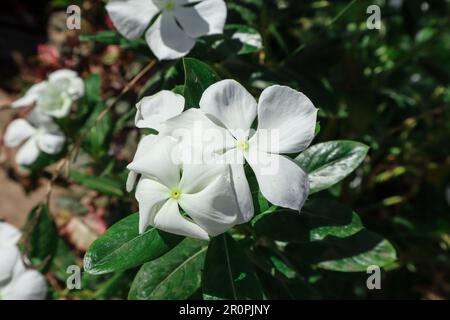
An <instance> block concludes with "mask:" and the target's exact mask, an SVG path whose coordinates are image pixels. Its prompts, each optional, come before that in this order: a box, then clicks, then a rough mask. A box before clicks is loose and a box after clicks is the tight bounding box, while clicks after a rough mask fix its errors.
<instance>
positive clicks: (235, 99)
mask: <svg viewBox="0 0 450 320" xmlns="http://www.w3.org/2000/svg"><path fill="white" fill-rule="evenodd" d="M200 109H202V110H203V111H204V112H205V113H207V114H208V115H209V116H211V117H212V118H213V119H214V120H215V121H218V122H221V123H223V124H224V125H225V127H227V128H228V129H229V130H230V131H231V133H232V134H233V135H234V137H235V138H236V139H238V140H240V139H247V138H248V135H249V129H250V127H251V125H252V123H253V121H254V120H255V118H256V112H257V109H256V101H255V99H254V98H253V97H252V95H251V94H250V93H248V91H247V90H245V88H244V87H243V86H242V85H241V84H239V83H238V82H237V81H235V80H222V81H219V82H217V83H215V84H213V85H211V86H210V87H209V88H207V89H206V90H205V92H204V93H203V95H202V98H201V100H200Z"/></svg>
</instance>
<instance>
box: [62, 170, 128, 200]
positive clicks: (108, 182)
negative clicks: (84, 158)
mask: <svg viewBox="0 0 450 320" xmlns="http://www.w3.org/2000/svg"><path fill="white" fill-rule="evenodd" d="M70 178H71V179H72V181H74V182H76V183H79V184H81V185H83V186H85V187H86V188H88V189H91V190H95V191H98V192H101V193H103V194H106V195H110V196H118V197H121V196H123V183H122V181H121V180H118V179H114V178H111V177H104V176H101V177H97V176H93V175H88V174H85V173H82V172H80V171H76V170H72V171H70Z"/></svg>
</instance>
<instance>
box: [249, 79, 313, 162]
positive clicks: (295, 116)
mask: <svg viewBox="0 0 450 320" xmlns="http://www.w3.org/2000/svg"><path fill="white" fill-rule="evenodd" d="M316 119H317V109H316V108H315V107H314V105H313V104H312V102H311V101H310V100H309V99H308V97H306V96H305V95H304V94H303V93H301V92H298V91H296V90H293V89H291V88H289V87H284V86H271V87H269V88H267V89H265V90H264V91H263V93H262V94H261V97H260V99H259V106H258V131H257V132H256V134H255V138H256V139H257V140H258V148H259V149H260V150H261V151H266V152H272V153H296V152H300V151H302V150H304V149H305V148H306V147H307V146H308V145H309V144H310V143H311V141H312V140H313V138H314V130H315V126H316ZM261 129H263V130H262V131H261ZM264 131H266V132H264ZM272 133H276V136H277V137H278V138H277V139H273V137H274V136H273V134H272ZM271 137H272V139H270V138H271Z"/></svg>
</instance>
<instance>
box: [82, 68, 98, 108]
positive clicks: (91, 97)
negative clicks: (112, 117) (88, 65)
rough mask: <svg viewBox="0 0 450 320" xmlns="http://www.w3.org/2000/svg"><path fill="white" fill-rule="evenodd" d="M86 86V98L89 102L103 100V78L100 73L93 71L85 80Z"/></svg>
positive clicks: (94, 102)
mask: <svg viewBox="0 0 450 320" xmlns="http://www.w3.org/2000/svg"><path fill="white" fill-rule="evenodd" d="M84 84H85V87H86V95H85V98H86V100H87V101H88V103H93V104H96V103H98V102H99V101H101V92H100V85H101V78H100V75H99V74H96V73H93V74H91V75H90V76H89V77H88V78H86V80H85V81H84Z"/></svg>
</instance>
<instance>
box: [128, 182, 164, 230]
mask: <svg viewBox="0 0 450 320" xmlns="http://www.w3.org/2000/svg"><path fill="white" fill-rule="evenodd" d="M135 196H136V200H137V201H138V202H139V233H143V232H144V231H145V228H146V227H147V226H148V225H149V224H153V220H154V218H155V215H156V213H157V212H158V210H159V209H160V208H161V206H162V205H163V204H164V202H165V201H166V200H167V199H169V197H170V190H169V189H168V188H167V187H165V186H163V185H162V184H161V183H159V182H156V181H154V180H151V179H146V178H142V179H141V180H140V181H139V183H138V185H137V187H136V194H135Z"/></svg>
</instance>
